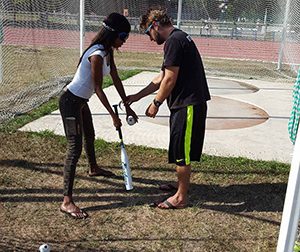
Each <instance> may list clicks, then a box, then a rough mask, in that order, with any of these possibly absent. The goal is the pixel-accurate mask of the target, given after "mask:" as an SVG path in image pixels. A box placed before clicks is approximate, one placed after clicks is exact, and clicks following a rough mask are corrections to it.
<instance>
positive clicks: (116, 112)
mask: <svg viewBox="0 0 300 252" xmlns="http://www.w3.org/2000/svg"><path fill="white" fill-rule="evenodd" d="M113 107H114V110H115V114H116V115H117V117H119V112H118V104H115V105H113ZM117 131H118V132H119V138H120V140H121V144H122V143H123V136H122V131H121V127H120V128H118V129H117Z"/></svg>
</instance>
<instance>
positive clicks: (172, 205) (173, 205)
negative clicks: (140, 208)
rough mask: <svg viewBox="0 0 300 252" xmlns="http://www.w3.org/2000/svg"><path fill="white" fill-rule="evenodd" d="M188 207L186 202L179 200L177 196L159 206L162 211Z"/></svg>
mask: <svg viewBox="0 0 300 252" xmlns="http://www.w3.org/2000/svg"><path fill="white" fill-rule="evenodd" d="M186 206H187V202H186V200H179V198H178V197H176V195H173V196H171V197H169V198H168V199H166V200H165V201H163V202H161V203H159V204H158V205H157V207H158V208H160V209H182V208H185V207H186Z"/></svg>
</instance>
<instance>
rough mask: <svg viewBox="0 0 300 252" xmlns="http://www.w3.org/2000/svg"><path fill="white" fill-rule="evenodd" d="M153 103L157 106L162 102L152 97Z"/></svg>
mask: <svg viewBox="0 0 300 252" xmlns="http://www.w3.org/2000/svg"><path fill="white" fill-rule="evenodd" d="M153 104H154V106H155V107H157V108H159V106H160V105H161V104H162V102H160V101H158V100H156V99H155V98H154V100H153Z"/></svg>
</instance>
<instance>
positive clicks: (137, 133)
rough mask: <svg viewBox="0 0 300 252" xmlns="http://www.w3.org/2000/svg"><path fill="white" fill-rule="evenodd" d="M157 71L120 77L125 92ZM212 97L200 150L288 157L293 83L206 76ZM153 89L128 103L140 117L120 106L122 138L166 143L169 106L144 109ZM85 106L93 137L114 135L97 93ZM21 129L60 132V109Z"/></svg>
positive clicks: (109, 91) (111, 94)
mask: <svg viewBox="0 0 300 252" xmlns="http://www.w3.org/2000/svg"><path fill="white" fill-rule="evenodd" d="M156 74H157V73H153V72H142V73H140V74H138V75H136V76H133V77H131V78H129V79H127V80H126V81H124V82H123V83H124V86H125V90H126V94H132V93H135V92H137V91H139V90H140V89H142V88H143V87H144V86H145V85H147V84H148V83H149V82H150V81H151V80H152V78H153V77H154V76H155V75H156ZM208 81H209V88H210V92H211V95H212V100H211V101H209V102H208V120H207V131H206V137H205V143H204V153H206V154H209V155H216V156H225V157H229V156H232V157H239V156H241V157H247V158H251V159H256V160H275V161H280V162H285V163H290V162H291V154H292V152H293V145H292V143H291V142H290V140H289V137H288V131H287V123H288V119H289V115H290V111H291V108H292V88H293V84H281V83H273V82H265V81H258V80H234V79H225V78H221V77H220V78H217V79H216V78H208ZM105 93H106V95H107V97H108V99H109V101H110V103H111V105H113V104H117V103H119V101H120V98H119V96H118V94H117V92H116V90H115V88H114V87H113V86H111V87H108V88H106V89H105ZM153 98H154V95H150V96H148V97H145V98H143V99H142V100H140V101H139V102H137V103H134V104H133V105H132V108H133V109H134V110H135V112H136V113H137V114H138V116H139V118H140V119H139V123H137V124H135V125H133V126H129V125H127V123H126V120H125V115H124V113H123V112H122V111H119V112H120V118H121V120H122V122H123V126H122V131H123V138H124V142H125V144H135V145H146V146H149V147H154V148H164V149H167V148H168V142H169V128H168V116H169V111H168V108H167V106H166V102H165V103H164V104H163V105H162V106H161V108H160V110H159V113H158V115H157V117H156V118H154V119H152V118H147V117H146V116H145V110H146V108H147V106H148V105H149V104H150V103H151V101H152V100H153ZM89 106H90V109H91V111H92V114H93V121H94V127H95V133H96V137H97V138H102V139H104V140H106V141H109V142H111V141H115V142H116V141H118V134H117V132H116V130H115V129H114V127H113V126H112V120H111V118H110V116H109V115H108V113H107V111H106V110H105V109H104V107H103V105H102V104H101V103H100V101H99V100H98V98H97V97H96V95H94V96H92V98H91V99H90V101H89ZM20 130H23V131H43V130H51V131H53V132H54V133H55V134H59V135H64V132H63V126H62V122H61V118H60V114H59V111H54V112H53V113H52V114H50V115H47V116H45V117H43V118H40V119H38V120H36V121H34V122H31V123H29V124H27V125H25V126H24V127H22V128H21V129H20Z"/></svg>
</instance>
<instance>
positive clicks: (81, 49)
mask: <svg viewBox="0 0 300 252" xmlns="http://www.w3.org/2000/svg"><path fill="white" fill-rule="evenodd" d="M79 12H80V13H79V19H80V35H79V36H80V55H82V53H83V48H84V37H85V27H84V0H80V11H79Z"/></svg>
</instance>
